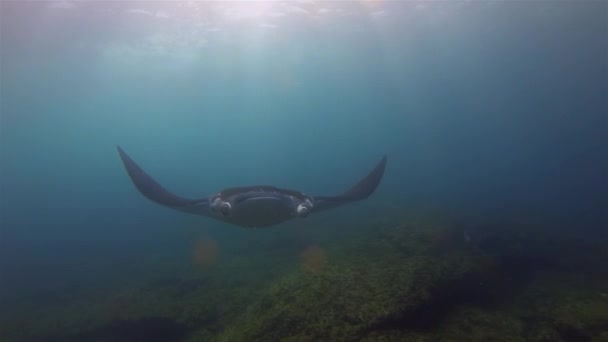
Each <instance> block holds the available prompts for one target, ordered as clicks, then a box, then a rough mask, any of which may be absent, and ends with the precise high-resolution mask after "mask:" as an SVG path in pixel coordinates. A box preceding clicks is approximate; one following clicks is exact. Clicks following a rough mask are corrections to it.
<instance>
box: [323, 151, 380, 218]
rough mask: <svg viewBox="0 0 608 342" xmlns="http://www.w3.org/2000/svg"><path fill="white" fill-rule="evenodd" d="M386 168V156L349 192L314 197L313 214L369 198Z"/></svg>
mask: <svg viewBox="0 0 608 342" xmlns="http://www.w3.org/2000/svg"><path fill="white" fill-rule="evenodd" d="M385 168H386V156H384V157H382V159H381V160H380V162H378V164H377V165H376V167H374V169H373V170H372V171H371V172H370V173H369V174H368V175H367V176H366V177H365V178H363V179H362V180H360V181H359V183H357V184H355V186H353V187H352V188H350V189H349V190H348V191H346V192H345V193H343V194H342V195H338V196H314V197H313V198H314V207H313V209H312V212H313V213H316V212H319V211H323V210H327V209H331V208H335V207H338V206H341V205H344V204H347V203H351V202H355V201H360V200H363V199H366V198H368V197H369V196H370V195H371V194H372V193H373V192H374V191H375V190H376V188H377V187H378V185H379V184H380V181H381V180H382V176H384V169H385Z"/></svg>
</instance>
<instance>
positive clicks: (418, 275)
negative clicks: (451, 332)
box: [219, 227, 476, 341]
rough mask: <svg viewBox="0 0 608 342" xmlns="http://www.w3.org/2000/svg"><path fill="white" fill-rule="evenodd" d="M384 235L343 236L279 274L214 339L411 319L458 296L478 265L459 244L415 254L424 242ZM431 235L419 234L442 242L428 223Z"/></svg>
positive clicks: (339, 336) (303, 333) (349, 331)
mask: <svg viewBox="0 0 608 342" xmlns="http://www.w3.org/2000/svg"><path fill="white" fill-rule="evenodd" d="M399 229H404V227H400V228H398V229H396V230H395V231H393V232H392V235H390V236H393V237H396V236H398V235H399V233H398V230H399ZM402 234H403V235H407V236H410V235H411V234H412V231H409V232H403V233H402ZM422 235H424V234H423V233H421V232H419V236H422ZM390 236H389V235H387V233H386V231H383V232H382V234H380V233H379V232H377V233H376V234H370V235H367V236H366V239H365V240H362V239H358V240H357V241H356V242H353V243H350V244H349V243H345V246H348V249H341V250H340V252H339V253H336V252H335V251H334V252H332V251H331V250H330V251H329V252H328V255H329V256H328V260H329V261H328V265H327V266H326V267H325V268H323V269H322V270H320V271H318V272H313V273H311V272H305V271H302V270H300V271H296V272H293V273H292V274H289V275H287V276H285V277H283V278H282V279H281V280H279V281H277V282H276V283H275V284H274V285H273V286H272V287H271V288H270V290H269V291H268V293H267V294H266V295H265V296H263V297H262V298H260V300H259V301H258V302H257V303H256V304H254V305H253V306H251V307H250V308H249V309H248V310H247V312H246V313H244V314H243V316H242V317H241V319H240V320H239V321H238V323H236V324H235V325H233V326H231V327H229V328H228V329H227V330H226V331H224V333H223V334H222V335H220V337H219V340H220V341H279V340H280V341H350V340H360V339H361V338H364V337H365V336H366V335H368V334H370V333H371V332H373V331H374V330H378V329H381V330H384V329H390V327H392V326H399V325H403V324H409V322H410V321H415V320H414V319H413V318H415V317H416V316H418V314H419V313H420V311H421V310H422V309H424V310H428V308H429V307H432V306H433V305H436V304H439V303H442V302H443V301H445V300H446V299H447V298H451V297H452V296H454V295H456V294H457V292H458V291H459V290H460V289H461V288H462V287H461V286H460V285H462V282H464V281H465V279H467V278H468V276H469V275H470V274H471V273H473V272H475V271H476V267H475V258H474V256H473V255H472V254H470V253H467V252H466V251H463V250H462V249H454V250H453V251H452V252H451V253H448V254H449V256H448V255H447V254H446V253H442V257H438V256H432V255H427V254H423V253H420V251H422V250H427V248H426V247H425V248H420V247H419V246H417V245H416V244H414V245H413V246H412V248H409V249H408V248H407V247H404V246H403V245H402V244H394V243H390V239H391V237H390ZM429 236H430V237H428V238H425V237H422V238H420V239H418V240H417V241H419V243H424V244H426V243H427V242H428V243H430V244H431V246H434V245H435V244H436V241H441V233H439V230H429ZM421 241H422V242H421ZM429 241H430V242H429ZM343 247H344V246H343ZM346 250H348V251H350V253H351V254H350V255H349V254H348V253H347V254H344V253H346V252H345V251H346ZM412 251H413V252H412ZM359 252H365V253H359ZM410 252H412V253H410ZM332 260H333V263H332ZM395 336H396V335H395ZM377 337H378V338H380V337H381V336H380V335H378V336H377ZM382 338H385V337H382ZM386 338H388V339H386V340H387V341H388V340H391V339H390V337H386Z"/></svg>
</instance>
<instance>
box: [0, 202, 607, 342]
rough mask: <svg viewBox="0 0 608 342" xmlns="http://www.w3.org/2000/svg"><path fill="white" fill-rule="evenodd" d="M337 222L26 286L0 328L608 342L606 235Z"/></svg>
mask: <svg viewBox="0 0 608 342" xmlns="http://www.w3.org/2000/svg"><path fill="white" fill-rule="evenodd" d="M308 222H317V223H316V226H315V227H314V228H310V231H312V232H313V233H310V234H302V231H304V230H306V229H308V228H309V227H308V228H307V227H306V225H307V224H309V223H308ZM339 222H340V221H339V220H337V221H323V220H318V221H303V223H301V225H302V226H297V227H295V228H292V229H293V230H291V231H290V230H276V232H275V233H274V234H272V233H262V234H259V235H257V236H255V235H252V237H251V239H250V240H248V241H244V242H242V243H241V245H238V244H235V245H234V246H231V249H230V253H226V255H224V256H223V257H221V258H215V255H214V251H215V249H216V248H217V246H215V245H214V243H213V242H211V241H206V240H202V241H201V242H200V243H199V245H198V250H197V251H196V253H195V255H194V261H195V262H193V263H192V264H189V265H183V264H181V265H180V264H179V263H183V260H182V259H179V260H175V261H170V260H167V261H166V263H165V264H163V265H162V267H161V266H159V267H158V272H157V273H156V274H154V275H151V276H149V277H148V278H146V279H138V280H133V279H131V281H124V282H121V281H120V277H119V276H117V277H118V278H117V279H113V281H109V280H108V281H106V282H105V283H103V282H102V283H100V284H97V285H96V286H90V287H88V288H84V289H79V291H64V293H59V292H57V291H55V292H52V291H51V289H45V288H44V286H40V288H39V289H38V290H37V291H26V290H24V291H22V292H20V293H17V294H15V295H14V296H12V297H10V299H9V300H5V305H3V307H2V308H0V339H1V340H2V341H29V340H31V341H608V267H607V266H606V265H608V263H607V262H608V256H607V253H606V251H605V248H604V246H605V245H606V244H605V241H601V240H599V239H591V240H584V239H582V238H577V237H573V236H566V235H563V234H559V233H557V232H556V231H555V230H554V229H552V227H549V226H544V225H542V224H538V223H530V222H518V221H516V220H511V221H509V222H505V221H503V222H492V223H476V224H470V223H463V221H461V220H459V221H457V220H453V219H451V218H449V217H448V216H447V215H438V214H437V213H432V212H419V213H412V212H407V213H405V212H401V210H399V209H398V208H397V209H394V210H391V211H387V212H378V214H377V217H370V218H369V219H366V220H361V221H359V222H358V223H356V225H358V226H357V227H355V228H356V229H353V225H354V224H353V223H352V222H341V223H339ZM340 225H344V226H342V227H340ZM346 225H349V226H346ZM336 232H339V233H336ZM345 232H350V233H349V234H346V233H345ZM252 245H253V246H256V247H251V246H252ZM123 276H124V277H125V278H127V277H128V276H129V275H123ZM117 284H120V285H117ZM49 294H52V295H49Z"/></svg>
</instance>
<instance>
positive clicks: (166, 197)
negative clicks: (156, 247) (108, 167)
mask: <svg viewBox="0 0 608 342" xmlns="http://www.w3.org/2000/svg"><path fill="white" fill-rule="evenodd" d="M117 148H118V153H119V154H120V159H122V162H123V164H124V166H125V169H126V170H127V173H128V174H129V177H130V178H131V181H132V182H133V184H134V185H135V187H136V188H137V190H139V192H140V193H141V194H142V195H144V196H145V197H146V198H148V199H149V200H151V201H153V202H156V203H158V204H160V205H164V206H166V207H169V208H172V209H175V210H179V211H185V212H188V213H191V214H197V215H203V216H210V215H211V213H210V212H209V200H208V199H207V198H202V199H189V198H184V197H180V196H177V195H174V194H172V193H171V192H169V191H168V190H166V189H165V188H164V187H163V186H162V185H160V184H159V183H158V182H156V181H155V180H154V179H153V178H152V177H150V175H148V174H147V173H146V172H145V171H144V170H143V169H142V168H141V167H139V165H137V164H136V163H135V161H133V159H131V157H129V155H128V154H127V153H126V152H125V151H124V150H123V149H122V148H120V146H117Z"/></svg>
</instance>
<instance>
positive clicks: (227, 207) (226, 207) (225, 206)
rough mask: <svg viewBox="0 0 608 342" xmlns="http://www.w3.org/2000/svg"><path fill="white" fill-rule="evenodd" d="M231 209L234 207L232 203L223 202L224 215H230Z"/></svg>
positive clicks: (221, 207) (222, 210) (221, 208)
mask: <svg viewBox="0 0 608 342" xmlns="http://www.w3.org/2000/svg"><path fill="white" fill-rule="evenodd" d="M230 209H232V208H231V206H230V203H223V204H222V205H221V206H220V212H221V213H222V215H224V216H228V215H230Z"/></svg>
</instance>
